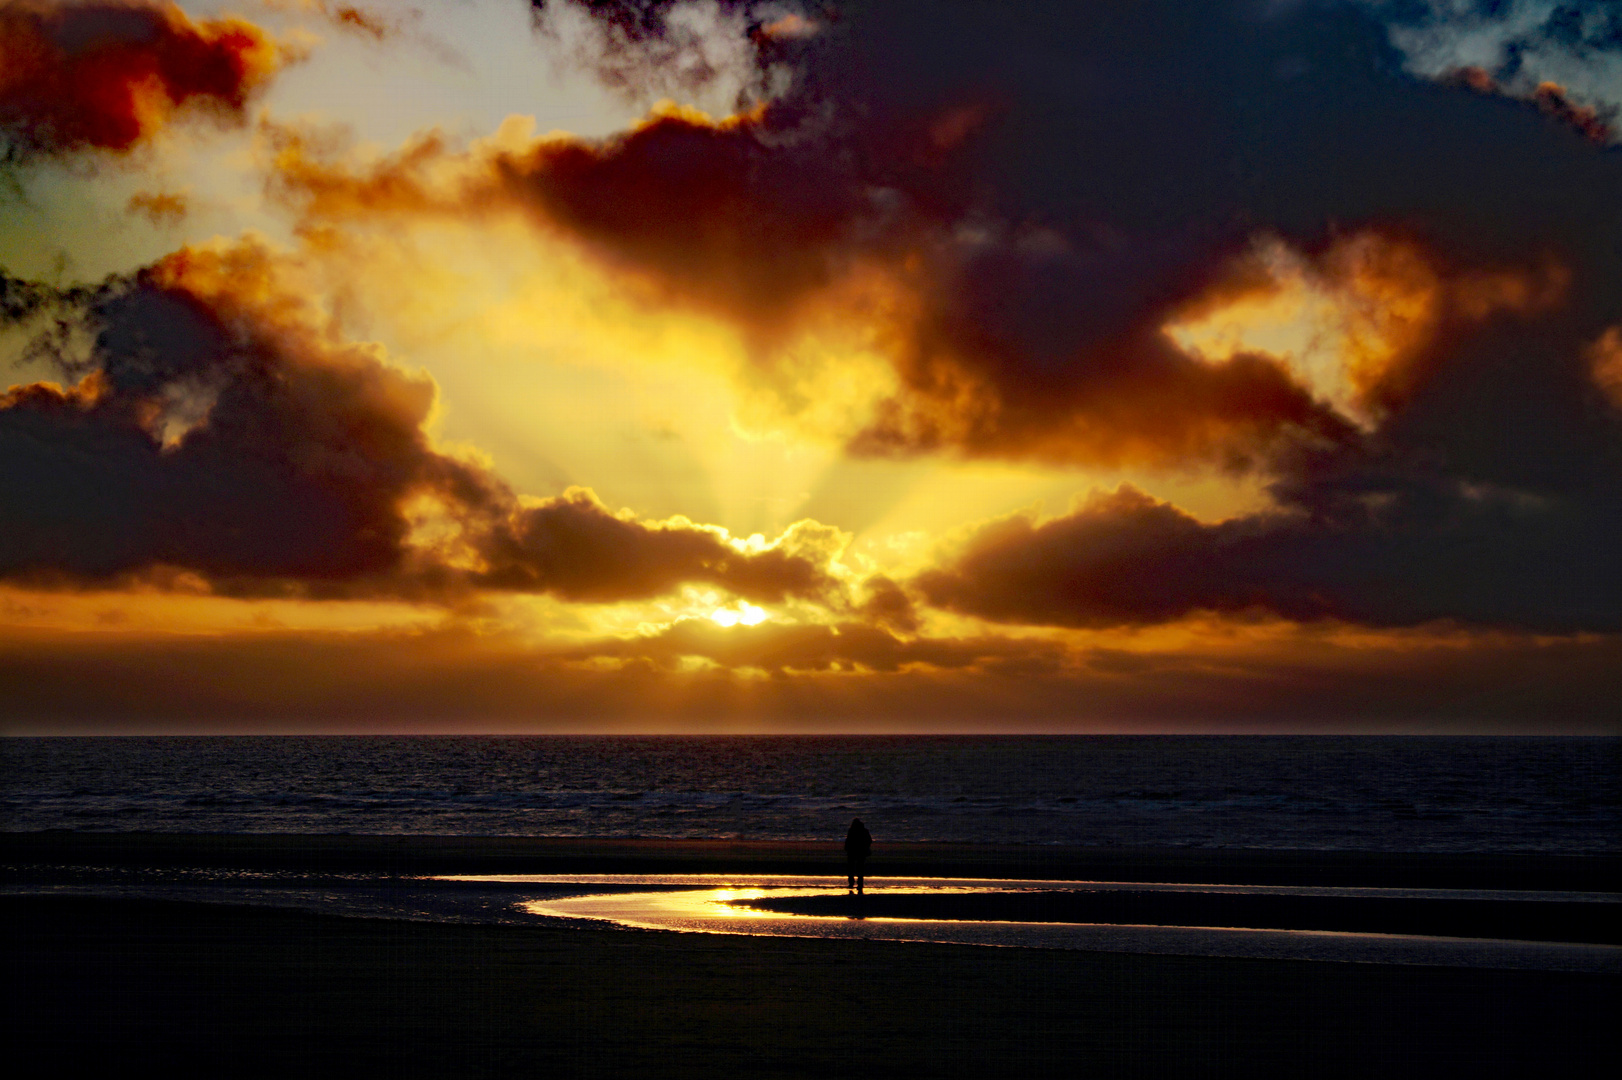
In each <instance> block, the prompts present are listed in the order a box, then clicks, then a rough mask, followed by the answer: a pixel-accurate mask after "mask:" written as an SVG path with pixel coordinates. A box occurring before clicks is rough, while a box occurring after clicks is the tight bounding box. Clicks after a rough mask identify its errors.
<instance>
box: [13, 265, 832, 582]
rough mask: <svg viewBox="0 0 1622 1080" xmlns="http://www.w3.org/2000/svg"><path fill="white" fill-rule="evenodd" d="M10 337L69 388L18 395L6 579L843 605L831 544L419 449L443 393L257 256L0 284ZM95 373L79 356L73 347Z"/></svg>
mask: <svg viewBox="0 0 1622 1080" xmlns="http://www.w3.org/2000/svg"><path fill="white" fill-rule="evenodd" d="M0 286H3V288H0V300H3V305H4V311H5V313H6V317H7V319H8V321H12V322H24V321H26V320H29V319H36V318H40V317H42V316H43V317H47V318H49V319H52V320H54V323H53V325H52V326H51V327H50V328H47V329H46V331H45V332H44V333H43V334H42V335H41V336H40V337H39V338H38V339H37V340H36V344H35V348H34V353H35V355H36V356H38V357H40V358H42V359H54V360H55V361H56V363H57V364H58V365H59V367H60V368H61V369H62V371H63V374H64V375H65V376H66V377H67V378H68V379H69V380H70V381H71V382H72V384H71V385H69V386H67V387H65V388H64V387H62V386H58V385H55V384H51V383H35V384H30V385H24V386H15V387H12V388H11V389H10V390H9V391H7V392H6V393H5V394H4V395H0V577H8V578H13V579H23V580H30V581H36V582H47V583H49V582H62V583H69V584H71V583H91V582H102V583H107V582H109V581H113V580H116V579H118V578H119V577H120V576H125V577H127V576H129V575H132V574H140V573H142V572H147V571H151V570H153V569H154V568H160V567H161V568H167V569H168V570H171V571H173V570H179V571H189V572H191V573H194V574H197V575H201V576H202V577H203V578H204V579H206V580H207V581H208V582H210V583H212V584H213V585H214V587H215V588H217V589H219V590H221V591H226V592H238V593H265V592H271V593H276V592H281V593H287V594H294V595H312V596H345V595H375V596H390V595H393V596H404V597H412V598H420V599H440V598H445V597H449V596H455V595H458V594H461V593H466V592H468V591H470V590H474V589H493V590H520V591H525V592H551V593H555V594H557V595H559V596H563V597H566V598H569V599H573V600H597V601H603V600H623V599H630V598H636V597H647V596H653V595H657V594H660V593H664V592H668V591H670V590H671V589H673V588H675V587H676V586H678V585H680V584H681V583H683V582H689V581H691V582H702V583H708V584H712V585H715V586H718V587H720V588H723V589H726V590H729V591H731V592H734V593H736V594H737V595H740V596H746V597H750V598H754V599H762V600H781V599H784V598H785V597H789V596H796V597H806V598H813V599H817V598H820V599H823V600H826V601H828V602H833V601H834V600H836V599H837V595H836V594H837V592H838V590H837V588H836V587H835V585H834V582H833V581H832V580H831V579H830V578H829V576H828V574H827V570H826V563H827V561H828V558H829V554H830V553H829V551H828V550H827V545H826V543H825V538H824V537H823V536H822V535H821V534H820V533H819V531H818V527H816V526H812V525H810V524H805V525H801V526H797V527H796V528H795V529H794V530H791V531H790V532H789V533H788V534H787V535H785V536H784V537H783V538H782V539H781V540H780V542H779V543H778V544H776V545H774V546H767V547H761V548H756V549H750V550H747V551H746V550H740V549H739V548H737V547H735V546H733V545H732V544H730V543H729V542H728V541H727V539H726V538H725V536H724V534H722V533H721V532H720V530H716V529H706V528H702V527H699V526H695V525H692V524H690V523H687V522H685V521H680V520H677V521H673V522H666V523H646V522H638V521H635V520H632V519H630V518H628V517H626V516H624V515H615V514H612V513H610V512H609V511H608V510H607V509H606V508H604V507H603V506H602V505H601V504H600V503H598V502H597V501H596V499H595V497H594V496H592V495H591V494H590V493H589V492H585V491H579V490H575V491H570V492H568V493H565V494H564V495H563V496H561V497H559V498H555V499H550V500H532V501H527V502H526V501H522V500H519V499H518V498H517V497H516V496H515V495H514V494H513V493H512V492H511V491H510V490H509V489H508V488H507V487H506V486H505V485H504V484H503V483H502V482H501V481H500V480H499V479H497V478H496V477H493V476H491V475H490V474H489V473H488V472H487V471H485V469H484V468H483V467H482V466H481V465H478V464H477V463H474V462H470V461H466V460H462V459H459V458H455V457H452V456H449V455H446V454H444V453H442V452H440V451H438V450H436V449H435V448H434V447H433V446H432V445H431V444H430V443H429V440H428V438H427V436H426V435H425V434H424V432H423V430H422V425H423V423H424V422H425V421H426V419H427V417H428V414H429V411H430V409H431V407H432V405H433V401H434V393H435V391H434V386H433V384H432V382H431V381H430V380H429V379H427V378H426V377H425V376H421V375H413V374H411V373H408V372H406V371H403V370H401V369H399V368H397V367H394V366H392V365H389V364H388V363H386V362H384V360H383V359H382V358H381V357H380V355H379V354H378V353H377V352H376V351H375V350H373V349H372V348H370V347H366V346H361V345H356V344H353V343H349V342H345V341H342V340H339V339H336V338H335V337H333V336H332V334H331V333H330V332H327V331H325V330H323V329H321V327H320V322H319V320H317V319H314V318H312V317H311V315H310V313H309V312H308V311H306V310H305V309H304V308H303V307H302V305H301V304H300V302H299V301H298V300H297V299H296V298H295V297H294V296H293V295H292V294H290V293H288V292H287V291H286V290H285V288H284V287H282V286H281V285H280V283H279V282H278V281H277V278H276V264H275V260H274V258H273V256H272V255H271V254H270V253H269V252H268V251H267V250H266V249H264V248H262V247H259V246H257V245H255V244H252V243H245V244H240V245H237V246H234V247H229V248H216V249H196V250H194V249H187V250H184V251H182V252H179V253H177V254H175V255H173V256H170V257H169V258H167V259H165V260H164V261H163V262H161V263H159V264H158V265H156V266H154V267H152V268H149V269H147V270H144V271H142V272H140V273H139V274H137V275H134V276H133V277H131V278H128V279H115V280H113V281H110V282H108V283H107V284H105V285H103V286H101V287H99V288H96V289H80V290H73V291H68V292H62V291H58V290H53V289H50V288H48V287H45V286H40V285H36V284H30V283H25V282H18V281H16V280H15V279H11V278H4V279H0ZM76 331H77V332H78V333H80V334H81V335H83V336H88V337H92V338H93V341H94V345H93V347H92V348H91V350H90V352H89V355H87V356H80V355H77V354H74V353H70V352H64V351H61V350H60V348H59V346H60V344H61V342H62V341H63V340H65V339H66V338H67V337H71V336H72V334H73V333H74V332H76Z"/></svg>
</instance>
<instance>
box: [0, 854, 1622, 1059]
mask: <svg viewBox="0 0 1622 1080" xmlns="http://www.w3.org/2000/svg"><path fill="white" fill-rule="evenodd" d="M3 850H4V853H5V856H6V858H5V863H6V865H7V866H8V868H9V869H8V884H9V885H10V886H11V890H10V891H11V892H12V893H13V895H8V896H6V897H3V898H0V906H3V908H4V912H5V925H6V933H7V937H8V942H7V955H8V957H9V960H8V964H9V966H10V975H9V977H8V980H7V997H8V1001H7V1005H6V1010H5V1015H6V1017H7V1019H6V1023H7V1026H8V1033H7V1040H8V1045H9V1046H10V1047H12V1048H14V1052H13V1055H12V1056H13V1057H14V1059H15V1060H18V1061H20V1062H22V1063H24V1065H25V1073H27V1074H37V1073H40V1072H44V1071H52V1072H63V1071H78V1070H80V1069H85V1068H98V1069H117V1070H119V1071H124V1070H127V1069H130V1068H133V1067H135V1066H137V1065H140V1064H143V1063H144V1064H161V1065H162V1066H164V1067H166V1068H168V1069H169V1070H170V1071H173V1070H174V1069H176V1068H180V1069H183V1070H190V1071H197V1070H201V1069H209V1070H211V1071H230V1072H232V1073H233V1074H238V1075H245V1074H255V1075H288V1074H300V1075H334V1074H337V1073H340V1072H345V1073H354V1072H357V1071H364V1072H367V1073H371V1072H377V1071H380V1070H386V1071H389V1072H392V1073H394V1074H408V1075H446V1074H449V1073H453V1072H454V1073H459V1074H474V1075H477V1074H485V1073H493V1072H496V1071H498V1070H501V1071H506V1070H509V1069H527V1070H530V1071H540V1070H545V1071H546V1073H547V1074H548V1075H651V1074H659V1075H673V1076H685V1075H694V1076H697V1075H704V1076H714V1075H728V1074H738V1075H744V1074H747V1075H751V1076H812V1075H818V1076H828V1075H835V1076H837V1075H849V1074H854V1073H870V1072H872V1073H879V1074H884V1073H889V1074H896V1075H903V1074H905V1075H979V1074H984V1073H988V1072H995V1073H1002V1074H1026V1075H1052V1074H1057V1073H1060V1072H1064V1073H1076V1072H1094V1073H1099V1074H1102V1075H1145V1076H1148V1075H1225V1074H1227V1075H1231V1074H1250V1073H1256V1072H1260V1071H1261V1070H1263V1069H1277V1070H1287V1071H1289V1072H1292V1073H1298V1074H1302V1075H1346V1076H1361V1075H1371V1074H1375V1073H1387V1074H1396V1075H1421V1074H1434V1073H1437V1072H1440V1071H1443V1070H1444V1069H1445V1070H1446V1071H1448V1072H1458V1071H1466V1070H1468V1071H1469V1072H1472V1073H1475V1074H1477V1075H1488V1076H1491V1075H1503V1076H1509V1075H1528V1074H1532V1073H1542V1074H1547V1075H1576V1074H1579V1073H1582V1072H1588V1071H1599V1069H1600V1068H1601V1067H1602V1065H1603V1063H1604V1062H1605V1061H1607V1060H1611V1059H1612V1058H1614V1052H1615V1039H1614V1034H1613V1033H1612V1029H1613V1027H1614V1023H1613V1021H1614V1013H1615V1005H1616V1000H1617V989H1618V985H1619V980H1618V979H1617V977H1615V976H1613V975H1597V974H1583V973H1574V972H1552V971H1497V970H1463V969H1454V968H1447V967H1413V966H1398V965H1378V964H1340V963H1310V962H1298V961H1277V960H1247V959H1214V958H1209V957H1185V956H1142V955H1121V954H1109V953H1091V952H1080V951H1064V950H1052V949H1025V948H986V947H973V946H961V945H937V944H925V943H911V942H908V943H901V942H887V941H839V940H807V939H799V938H768V937H741V936H726V935H715V934H678V933H667V932H649V931H634V930H619V929H597V928H592V927H581V926H568V925H554V924H546V925H540V926H497V925H484V926H481V925H453V924H446V923H434V922H424V921H411V920H407V919H393V918H344V917H338V916H334V915H327V914H319V913H312V912H308V911H291V910H283V909H277V908H274V907H264V906H256V907H249V906H243V905H229V904H204V903H187V902H178V901H154V900H138V899H112V898H108V897H105V896H95V895H67V894H64V892H63V889H64V885H63V883H64V882H68V881H76V882H79V883H80V886H79V887H81V888H85V887H90V888H92V890H93V886H86V885H85V883H86V882H92V881H93V880H94V879H96V878H97V875H102V876H103V878H102V880H107V877H106V876H107V875H112V876H114V877H116V876H117V875H118V874H119V872H120V871H119V867H120V865H121V866H122V867H123V873H124V874H125V875H126V878H120V879H119V880H126V879H127V875H130V874H135V873H137V871H139V873H141V874H157V875H158V876H162V873H163V872H164V870H163V868H164V867H165V866H167V868H168V870H170V871H174V870H177V869H179V868H182V867H185V866H203V865H210V864H212V865H213V866H214V867H215V868H216V869H217V870H226V869H230V868H231V867H233V866H235V867H237V868H241V867H243V866H247V867H257V872H260V873H271V874H278V873H279V874H291V873H303V874H314V875H315V876H316V879H317V880H318V879H319V878H320V877H321V875H325V874H336V873H337V872H338V870H339V868H340V867H346V868H348V869H351V870H352V869H353V868H354V866H355V865H356V864H357V863H366V862H368V861H370V863H371V867H372V869H374V870H386V868H388V867H394V868H395V869H396V870H398V869H399V868H401V867H402V866H407V865H409V866H410V867H412V868H413V869H414V870H416V871H420V872H429V871H430V870H431V872H435V873H457V872H463V873H514V874H517V873H546V872H552V871H559V872H561V870H562V868H564V867H565V866H574V867H577V868H585V867H591V868H595V870H596V871H597V872H601V868H602V867H603V866H606V865H612V866H614V867H615V868H616V870H617V871H623V872H630V871H631V869H632V868H635V869H636V870H637V871H641V872H648V873H656V872H661V871H660V870H659V869H658V868H664V867H672V866H675V867H680V868H681V870H682V871H683V872H688V873H700V872H705V871H711V872H728V871H733V872H746V871H749V870H757V871H758V870H760V869H761V868H763V867H766V866H772V867H778V868H780V867H782V866H784V865H792V866H794V867H796V868H799V869H801V870H804V869H805V868H806V867H808V866H814V867H821V868H829V867H834V868H837V864H836V863H835V862H832V861H831V856H832V855H833V854H834V851H833V849H832V848H831V847H830V846H829V845H792V844H767V845H748V844H737V843H730V842H706V843H691V842H689V843H676V842H653V841H617V842H600V843H595V844H594V843H590V842H585V841H569V842H559V841H545V840H525V839H522V838H435V839H432V840H429V841H423V840H420V839H419V838H400V837H378V838H372V837H309V836H306V837H266V836H254V837H223V836H214V837H199V836H184V835H178V834H176V835H167V836H147V837H140V836H131V835H114V834H10V835H8V836H6V837H4V843H3ZM886 854H887V855H888V857H889V858H890V860H891V864H890V865H892V866H897V865H903V864H905V865H907V866H908V867H909V868H917V867H919V866H923V865H926V864H927V865H938V866H940V867H945V868H950V869H952V870H953V871H954V872H956V873H958V874H964V873H966V872H967V871H969V870H970V869H975V870H980V871H983V870H984V868H986V867H990V866H996V865H1001V864H1004V863H1006V864H1009V865H1014V866H1024V865H1028V864H1030V863H1031V862H1032V861H1033V860H1035V861H1037V862H1042V863H1043V865H1044V866H1045V870H1046V871H1048V872H1050V873H1051V872H1052V871H1054V870H1056V869H1060V868H1062V867H1063V866H1069V867H1070V868H1071V869H1072V870H1074V871H1080V870H1081V869H1083V868H1085V867H1086V866H1087V865H1088V864H1087V863H1086V861H1085V859H1080V857H1079V856H1077V853H1074V852H1072V853H1071V855H1072V858H1071V859H1070V860H1069V861H1068V862H1067V861H1066V860H1064V859H1058V858H1055V857H1054V854H1053V853H1052V852H1046V853H1038V852H1024V853H1020V852H1017V851H1012V850H1002V851H979V852H969V851H967V850H964V851H959V852H958V853H957V854H958V858H957V859H951V858H948V857H947V854H948V853H947V852H945V851H942V850H931V851H918V850H908V851H899V850H898V851H893V852H888V853H886V852H883V851H882V850H881V851H880V852H878V853H876V854H875V857H874V863H873V866H872V867H871V868H870V869H873V870H877V869H878V868H879V866H880V862H881V856H883V855H886ZM971 855H977V856H978V857H973V858H971V857H969V856H971ZM91 856H95V860H92V859H91ZM1021 856H1023V857H1021ZM1094 857H1095V858H1097V859H1100V860H1104V862H1105V863H1107V864H1108V865H1109V866H1111V867H1113V868H1114V870H1115V871H1116V874H1117V875H1118V876H1119V877H1120V879H1121V880H1131V877H1130V874H1131V871H1132V868H1133V867H1136V868H1137V870H1138V871H1139V874H1138V877H1139V878H1140V879H1142V880H1153V879H1155V878H1159V879H1161V880H1176V879H1178V878H1179V877H1182V876H1184V875H1185V872H1186V871H1188V870H1189V869H1191V868H1193V869H1197V868H1199V865H1200V864H1201V862H1202V861H1203V862H1204V863H1205V865H1206V866H1207V867H1208V868H1210V867H1214V866H1215V865H1216V863H1217V862H1219V861H1220V862H1225V863H1227V864H1229V865H1230V867H1231V868H1237V869H1238V871H1239V872H1240V873H1241V874H1244V873H1250V874H1254V875H1258V876H1269V877H1271V878H1273V879H1280V878H1289V877H1295V878H1311V879H1314V880H1323V879H1326V878H1329V879H1343V878H1349V877H1352V876H1359V875H1361V879H1360V880H1363V882H1364V883H1366V879H1367V876H1368V875H1369V873H1370V872H1371V868H1372V864H1373V863H1374V862H1378V861H1379V860H1371V859H1368V858H1365V857H1363V856H1358V855H1347V856H1344V857H1339V858H1337V856H1336V853H1328V852H1319V853H1311V854H1310V855H1303V856H1298V857H1295V858H1293V859H1292V858H1291V857H1290V856H1289V854H1288V853H1279V852H1261V853H1243V852H1162V853H1160V856H1159V857H1158V858H1156V857H1153V856H1152V854H1151V853H1147V852H1138V853H1136V854H1135V855H1134V856H1133V857H1131V858H1128V857H1127V856H1126V855H1124V854H1123V853H1120V852H1114V853H1108V852H1099V853H1095V855H1094ZM1446 862H1447V860H1440V861H1438V860H1430V863H1431V864H1432V865H1431V866H1429V868H1423V867H1421V866H1420V865H1419V864H1418V863H1412V864H1410V863H1408V862H1406V861H1405V860H1402V859H1396V860H1385V861H1384V865H1385V871H1384V878H1383V880H1385V881H1387V882H1388V883H1389V882H1394V881H1397V880H1398V879H1405V878H1406V879H1408V880H1410V881H1411V880H1413V879H1414V878H1415V876H1416V875H1417V876H1418V878H1421V879H1424V880H1426V881H1430V880H1432V878H1433V877H1434V875H1436V874H1438V873H1441V874H1444V875H1445V876H1447V877H1448V879H1449V880H1451V881H1453V882H1454V883H1455V885H1456V886H1457V887H1479V888H1505V887H1508V886H1506V885H1505V884H1504V883H1505V882H1506V881H1511V880H1521V879H1522V878H1525V877H1528V876H1531V875H1532V874H1533V873H1534V872H1536V871H1540V870H1541V871H1542V872H1543V873H1545V874H1546V875H1548V874H1556V873H1564V874H1565V877H1564V878H1563V879H1561V880H1559V881H1550V880H1547V879H1546V880H1545V881H1544V882H1542V886H1541V887H1543V888H1546V889H1547V888H1556V887H1561V886H1564V887H1568V888H1571V887H1576V886H1577V885H1579V884H1584V885H1585V887H1589V888H1592V887H1595V885H1596V883H1601V882H1605V881H1614V880H1615V869H1616V867H1615V861H1614V860H1610V859H1580V858H1571V859H1567V860H1557V861H1556V862H1554V863H1552V864H1550V863H1549V862H1548V859H1547V857H1542V861H1541V862H1540V859H1539V858H1538V857H1526V858H1521V859H1513V858H1507V857H1505V858H1495V859H1489V860H1477V861H1476V862H1475V864H1473V865H1466V863H1465V862H1463V861H1460V862H1459V863H1457V864H1456V865H1444V864H1446ZM1191 864H1192V865H1191ZM497 866H499V867H500V869H495V867H497ZM1292 868H1293V870H1292ZM576 872H582V873H585V872H592V871H588V870H585V869H577V871H576ZM1121 875H1126V876H1121ZM306 880H309V879H308V878H307V879H306ZM335 880H336V879H335ZM30 881H32V882H36V883H39V888H38V889H36V890H34V891H33V893H32V894H31V895H16V893H17V892H18V891H19V889H21V890H22V891H27V887H28V883H29V882H30ZM878 884H879V886H880V890H881V891H879V892H876V893H875V899H877V898H880V897H882V896H883V893H882V883H881V882H879V883H878ZM69 891H71V890H69ZM206 893H207V887H203V894H204V895H206Z"/></svg>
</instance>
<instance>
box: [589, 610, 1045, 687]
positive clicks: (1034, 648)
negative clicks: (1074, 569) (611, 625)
mask: <svg viewBox="0 0 1622 1080" xmlns="http://www.w3.org/2000/svg"><path fill="white" fill-rule="evenodd" d="M1066 651H1067V650H1066V649H1065V647H1064V646H1063V645H1062V644H1059V643H1056V642H1051V641H1039V640H1020V639H1015V638H1002V637H992V636H987V637H979V638H969V639H959V638H924V637H914V638H901V637H898V636H896V635H895V634H892V633H890V632H889V631H888V630H885V629H883V628H881V627H876V626H869V625H866V624H863V623H859V622H846V623H839V624H837V625H817V624H800V625H793V624H772V623H767V624H764V625H760V626H732V627H722V626H719V625H717V624H716V623H714V622H713V621H711V620H709V619H684V620H681V621H679V622H676V623H674V624H673V625H671V626H670V627H669V628H668V629H665V630H663V631H661V632H660V633H658V634H655V635H651V636H643V637H635V638H629V639H626V640H623V641H599V642H593V643H591V644H589V645H585V646H581V647H579V648H576V649H574V650H571V651H569V652H566V653H564V654H563V655H564V656H565V657H568V658H571V659H576V660H587V659H596V658H602V657H610V658H616V659H621V660H637V661H647V662H650V663H652V664H654V665H656V666H657V667H659V668H663V669H672V670H673V669H678V668H680V667H681V666H682V665H683V662H684V661H689V660H692V659H701V660H707V661H710V662H711V663H713V664H715V665H718V666H720V667H722V668H726V669H729V670H734V671H736V670H740V669H753V670H757V671H764V672H767V673H770V674H777V675H782V674H784V673H786V672H814V671H823V672H827V671H846V672H856V671H863V672H897V671H900V670H902V669H903V668H906V667H909V666H918V667H924V668H931V669H941V670H961V669H970V668H973V669H977V670H985V671H992V672H996V673H999V674H1014V673H1016V672H1021V673H1024V674H1052V673H1054V672H1056V671H1059V670H1061V669H1062V668H1064V667H1065V666H1066V665H1067V658H1066Z"/></svg>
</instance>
